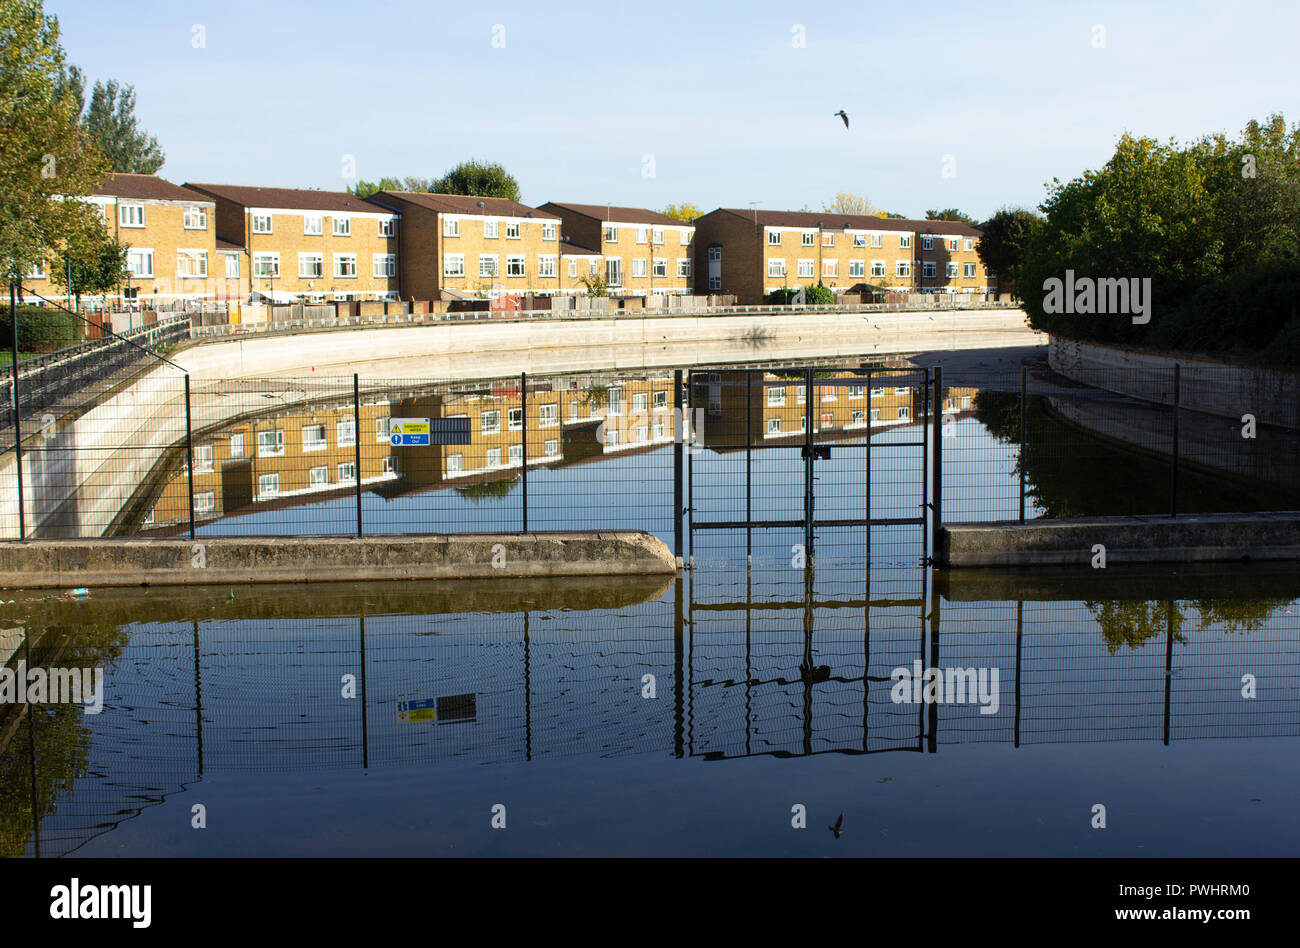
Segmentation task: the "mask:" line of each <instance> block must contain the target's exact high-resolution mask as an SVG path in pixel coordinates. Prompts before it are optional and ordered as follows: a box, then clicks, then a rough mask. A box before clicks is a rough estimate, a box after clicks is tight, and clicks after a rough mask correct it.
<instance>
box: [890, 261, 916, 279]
mask: <svg viewBox="0 0 1300 948" xmlns="http://www.w3.org/2000/svg"><path fill="white" fill-rule="evenodd" d="M911 275H912V262H911V261H910V260H899V261H898V262H897V263H895V264H894V276H900V277H910V276H911Z"/></svg>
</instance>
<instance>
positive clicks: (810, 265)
mask: <svg viewBox="0 0 1300 948" xmlns="http://www.w3.org/2000/svg"><path fill="white" fill-rule="evenodd" d="M795 275H796V276H797V277H798V278H799V279H801V280H803V279H812V278H813V277H815V276H816V275H817V261H816V260H814V259H813V258H812V257H800V258H799V260H798V263H797V264H796V268H795Z"/></svg>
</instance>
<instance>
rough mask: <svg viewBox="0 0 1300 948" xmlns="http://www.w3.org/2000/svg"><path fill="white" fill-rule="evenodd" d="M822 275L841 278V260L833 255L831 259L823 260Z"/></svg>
mask: <svg viewBox="0 0 1300 948" xmlns="http://www.w3.org/2000/svg"><path fill="white" fill-rule="evenodd" d="M822 276H823V277H830V278H832V279H836V280H838V279H839V276H840V261H839V258H838V257H831V258H830V259H829V260H823V261H822Z"/></svg>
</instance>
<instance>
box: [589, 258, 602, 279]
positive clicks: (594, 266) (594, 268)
mask: <svg viewBox="0 0 1300 948" xmlns="http://www.w3.org/2000/svg"><path fill="white" fill-rule="evenodd" d="M588 269H589V270H590V272H591V275H592V276H595V275H596V274H598V273H599V272H600V261H599V260H593V261H591V264H590V266H589V268H588Z"/></svg>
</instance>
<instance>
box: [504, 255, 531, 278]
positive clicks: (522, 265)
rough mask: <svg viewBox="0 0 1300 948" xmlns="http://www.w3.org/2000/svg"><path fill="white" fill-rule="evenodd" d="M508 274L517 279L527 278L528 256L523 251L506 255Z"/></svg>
mask: <svg viewBox="0 0 1300 948" xmlns="http://www.w3.org/2000/svg"><path fill="white" fill-rule="evenodd" d="M516 271H517V272H516ZM506 276H507V277H514V278H515V279H524V278H527V276H528V258H527V257H526V256H524V255H523V254H521V253H512V254H508V255H507V256H506Z"/></svg>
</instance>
